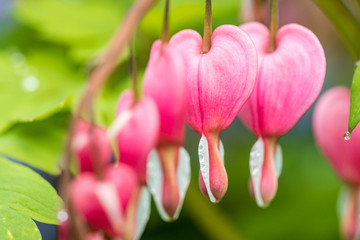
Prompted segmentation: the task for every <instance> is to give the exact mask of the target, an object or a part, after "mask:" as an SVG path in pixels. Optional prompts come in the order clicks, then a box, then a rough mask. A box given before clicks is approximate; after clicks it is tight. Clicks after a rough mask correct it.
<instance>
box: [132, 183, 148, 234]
mask: <svg viewBox="0 0 360 240" xmlns="http://www.w3.org/2000/svg"><path fill="white" fill-rule="evenodd" d="M140 194H141V195H140V199H139V204H138V208H137V216H136V234H135V239H140V237H141V235H142V234H143V232H144V230H145V227H146V224H147V222H148V221H149V217H150V211H151V205H150V193H149V191H148V190H147V188H146V187H142V189H141V193H140Z"/></svg>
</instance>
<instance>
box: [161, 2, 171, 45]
mask: <svg viewBox="0 0 360 240" xmlns="http://www.w3.org/2000/svg"><path fill="white" fill-rule="evenodd" d="M169 6H170V0H166V1H165V14H164V25H163V31H162V35H161V41H162V43H163V44H164V43H167V42H169V39H170V37H169V36H170V34H169Z"/></svg>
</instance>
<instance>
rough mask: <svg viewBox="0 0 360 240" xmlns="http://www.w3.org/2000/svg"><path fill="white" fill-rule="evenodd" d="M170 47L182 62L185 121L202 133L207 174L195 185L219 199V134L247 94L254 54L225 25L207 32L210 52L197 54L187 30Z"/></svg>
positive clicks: (196, 38)
mask: <svg viewBox="0 0 360 240" xmlns="http://www.w3.org/2000/svg"><path fill="white" fill-rule="evenodd" d="M170 44H171V45H172V46H174V47H176V48H177V49H178V50H179V52H181V53H182V55H183V57H184V59H185V64H186V80H187V98H188V107H187V115H186V121H187V123H188V124H189V125H190V127H191V128H192V129H193V130H195V131H196V132H197V133H199V134H200V135H204V139H205V138H206V141H207V144H209V146H208V153H207V154H206V156H209V159H204V160H205V161H206V163H204V166H205V167H203V168H202V169H206V172H207V173H206V172H202V174H201V177H200V186H207V187H206V189H203V192H205V194H206V195H208V196H209V197H210V199H212V201H219V200H220V199H221V198H222V197H223V196H224V194H225V192H226V190H227V174H226V170H225V167H224V163H223V160H222V159H221V156H220V153H219V147H220V137H219V134H220V133H221V131H223V130H224V129H226V128H227V127H228V126H229V125H230V124H231V123H232V121H233V120H234V118H235V117H236V115H237V114H238V112H239V110H240V108H241V107H242V105H243V104H244V103H245V101H246V99H247V98H248V97H249V95H250V93H251V92H252V90H253V87H254V84H255V79H256V73H257V56H256V50H255V47H254V45H253V43H252V41H251V40H250V38H249V37H248V35H247V34H245V33H244V32H243V31H242V30H240V29H239V28H237V27H235V26H231V25H223V26H220V27H218V28H217V29H216V30H215V31H214V32H213V34H212V37H211V49H210V51H209V52H207V53H206V54H203V53H202V44H203V40H202V38H201V36H200V35H199V34H198V33H197V32H195V31H193V30H184V31H181V32H179V33H177V34H176V35H174V36H173V37H172V39H171V40H170ZM204 141H205V140H204ZM200 161H201V159H200ZM204 178H205V179H204ZM203 180H205V182H204V183H202V182H201V181H203ZM202 188H204V187H202Z"/></svg>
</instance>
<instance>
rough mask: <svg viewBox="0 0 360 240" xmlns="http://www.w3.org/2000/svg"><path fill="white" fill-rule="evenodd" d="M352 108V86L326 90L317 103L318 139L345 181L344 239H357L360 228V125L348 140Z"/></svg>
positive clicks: (314, 123)
mask: <svg viewBox="0 0 360 240" xmlns="http://www.w3.org/2000/svg"><path fill="white" fill-rule="evenodd" d="M349 111H350V89H348V88H346V87H334V88H332V89H330V90H328V91H326V92H325V93H324V94H323V95H322V96H321V97H320V99H319V101H318V102H317V104H316V106H315V110H314V118H313V129H314V136H315V140H316V142H317V144H318V146H319V148H320V150H321V151H322V152H323V153H324V155H325V157H326V158H327V160H328V161H329V162H330V164H331V165H332V167H333V169H334V170H335V172H336V173H337V174H338V176H339V177H340V178H341V179H342V180H343V181H344V182H345V183H346V185H347V192H346V194H345V195H344V196H343V197H342V199H344V205H343V206H342V208H343V209H342V217H341V225H342V226H341V228H342V233H343V236H344V239H356V234H358V232H359V219H358V213H359V208H360V204H359V197H360V148H359V145H360V127H359V126H357V127H356V128H355V129H354V130H353V132H352V134H351V139H349V140H348V141H345V139H344V137H343V136H344V133H345V132H346V131H347V129H348V119H349Z"/></svg>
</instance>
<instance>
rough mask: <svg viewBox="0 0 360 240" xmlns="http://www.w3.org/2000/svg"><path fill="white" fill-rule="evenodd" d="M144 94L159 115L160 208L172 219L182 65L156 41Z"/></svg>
mask: <svg viewBox="0 0 360 240" xmlns="http://www.w3.org/2000/svg"><path fill="white" fill-rule="evenodd" d="M144 93H145V95H146V96H150V97H151V98H152V99H154V101H155V102H156V105H157V107H158V109H159V115H160V137H159V143H158V145H157V151H158V153H159V154H158V155H159V157H160V162H161V165H162V169H163V185H162V187H163V191H162V198H161V199H162V205H163V208H164V209H165V211H166V212H167V214H168V215H169V216H170V218H173V216H174V215H175V212H176V210H177V208H178V206H179V203H180V195H179V189H178V183H177V166H178V158H179V149H180V147H181V145H182V143H183V141H184V137H185V116H186V104H187V101H186V81H185V63H184V60H183V58H182V56H181V55H180V53H179V52H178V51H177V50H176V49H175V48H174V47H173V46H171V45H170V44H168V43H162V42H161V41H160V40H158V41H156V42H155V43H154V44H153V46H152V49H151V53H150V59H149V62H148V65H147V68H146V71H145V76H144Z"/></svg>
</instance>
